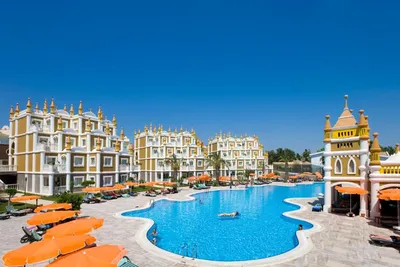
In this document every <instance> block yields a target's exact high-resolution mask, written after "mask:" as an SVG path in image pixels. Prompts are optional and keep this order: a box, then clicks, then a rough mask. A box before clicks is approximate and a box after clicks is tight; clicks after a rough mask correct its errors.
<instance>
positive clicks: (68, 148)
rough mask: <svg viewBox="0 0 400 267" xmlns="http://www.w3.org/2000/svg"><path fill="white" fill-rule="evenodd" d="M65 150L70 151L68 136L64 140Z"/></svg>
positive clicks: (69, 138)
mask: <svg viewBox="0 0 400 267" xmlns="http://www.w3.org/2000/svg"><path fill="white" fill-rule="evenodd" d="M65 150H67V151H70V150H71V137H70V136H69V135H67V138H66V139H65Z"/></svg>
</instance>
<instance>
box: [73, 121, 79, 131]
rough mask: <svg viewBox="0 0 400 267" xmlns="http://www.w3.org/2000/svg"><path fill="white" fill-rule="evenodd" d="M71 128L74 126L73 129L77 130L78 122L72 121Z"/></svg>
mask: <svg viewBox="0 0 400 267" xmlns="http://www.w3.org/2000/svg"><path fill="white" fill-rule="evenodd" d="M72 127H73V128H74V130H78V122H76V121H75V122H74V123H73V126H72Z"/></svg>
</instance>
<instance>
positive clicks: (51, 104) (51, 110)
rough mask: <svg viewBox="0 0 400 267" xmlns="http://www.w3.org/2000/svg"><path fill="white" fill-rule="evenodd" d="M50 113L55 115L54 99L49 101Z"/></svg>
mask: <svg viewBox="0 0 400 267" xmlns="http://www.w3.org/2000/svg"><path fill="white" fill-rule="evenodd" d="M50 113H51V114H55V113H56V104H55V103H54V98H52V99H51V103H50Z"/></svg>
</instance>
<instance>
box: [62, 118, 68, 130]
mask: <svg viewBox="0 0 400 267" xmlns="http://www.w3.org/2000/svg"><path fill="white" fill-rule="evenodd" d="M62 127H63V129H65V128H68V121H67V120H63V121H62Z"/></svg>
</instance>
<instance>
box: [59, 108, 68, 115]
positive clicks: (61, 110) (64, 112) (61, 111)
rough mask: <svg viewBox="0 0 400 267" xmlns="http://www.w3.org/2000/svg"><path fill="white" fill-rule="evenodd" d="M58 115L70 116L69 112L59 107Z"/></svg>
mask: <svg viewBox="0 0 400 267" xmlns="http://www.w3.org/2000/svg"><path fill="white" fill-rule="evenodd" d="M56 114H57V115H63V116H69V113H68V112H67V111H65V110H63V109H59V110H57V111H56Z"/></svg>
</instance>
